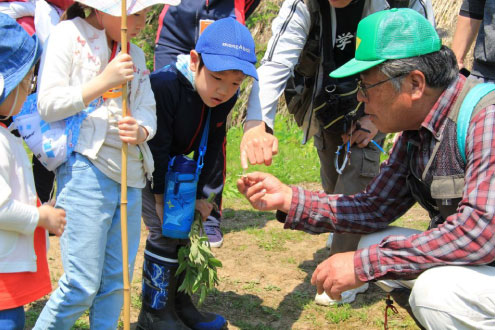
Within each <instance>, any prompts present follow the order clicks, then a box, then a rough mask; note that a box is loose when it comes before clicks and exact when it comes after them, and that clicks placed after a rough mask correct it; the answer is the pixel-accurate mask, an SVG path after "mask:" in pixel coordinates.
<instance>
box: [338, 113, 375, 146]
mask: <svg viewBox="0 0 495 330" xmlns="http://www.w3.org/2000/svg"><path fill="white" fill-rule="evenodd" d="M352 129H353V131H352V134H349V133H346V134H342V141H343V142H344V143H347V141H349V139H351V146H352V145H354V144H356V145H357V146H358V147H359V148H364V147H366V146H367V145H368V144H369V143H370V142H371V140H373V138H374V137H375V135H376V134H377V133H378V128H376V126H375V124H373V123H372V122H371V119H370V117H369V116H364V117H361V118H360V119H359V120H358V121H357V124H356V126H355V127H353V128H352Z"/></svg>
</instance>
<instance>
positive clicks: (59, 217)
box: [38, 204, 67, 237]
mask: <svg viewBox="0 0 495 330" xmlns="http://www.w3.org/2000/svg"><path fill="white" fill-rule="evenodd" d="M38 212H39V214H40V217H39V220H38V226H39V227H43V228H45V229H46V230H48V231H49V232H50V233H52V234H55V235H56V236H59V237H60V235H62V233H63V232H64V229H65V224H66V223H67V221H66V220H65V211H64V210H63V209H56V208H54V207H53V206H52V205H50V204H43V205H41V206H40V207H39V208H38Z"/></svg>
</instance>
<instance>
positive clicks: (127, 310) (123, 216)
mask: <svg viewBox="0 0 495 330" xmlns="http://www.w3.org/2000/svg"><path fill="white" fill-rule="evenodd" d="M120 36H121V37H120V47H121V51H122V53H127V1H126V0H122V23H121V29H120ZM126 116H127V83H124V84H122V117H126ZM120 189H121V192H120V226H121V234H122V271H123V281H124V330H129V329H130V328H131V291H130V283H129V251H128V248H127V245H128V238H127V143H125V142H123V143H122V168H121V180H120Z"/></svg>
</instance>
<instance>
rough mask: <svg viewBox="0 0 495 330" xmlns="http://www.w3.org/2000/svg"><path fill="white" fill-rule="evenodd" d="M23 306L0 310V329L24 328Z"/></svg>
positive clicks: (19, 329) (15, 329)
mask: <svg viewBox="0 0 495 330" xmlns="http://www.w3.org/2000/svg"><path fill="white" fill-rule="evenodd" d="M25 319H26V317H25V315H24V306H19V307H16V308H11V309H4V310H1V311H0V329H2V330H22V329H24V321H25Z"/></svg>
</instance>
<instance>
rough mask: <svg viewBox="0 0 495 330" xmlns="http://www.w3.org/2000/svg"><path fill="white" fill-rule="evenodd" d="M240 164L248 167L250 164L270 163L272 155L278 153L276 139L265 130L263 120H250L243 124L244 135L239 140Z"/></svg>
mask: <svg viewBox="0 0 495 330" xmlns="http://www.w3.org/2000/svg"><path fill="white" fill-rule="evenodd" d="M240 149H241V166H242V168H243V169H247V168H248V160H249V163H250V164H251V165H255V164H265V165H266V166H269V165H271V164H272V156H273V155H276V154H277V153H278V140H277V138H276V137H275V136H273V135H272V134H270V133H267V132H266V129H265V123H264V122H263V121H257V120H250V121H247V122H246V123H245V124H244V136H243V137H242V140H241V146H240Z"/></svg>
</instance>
